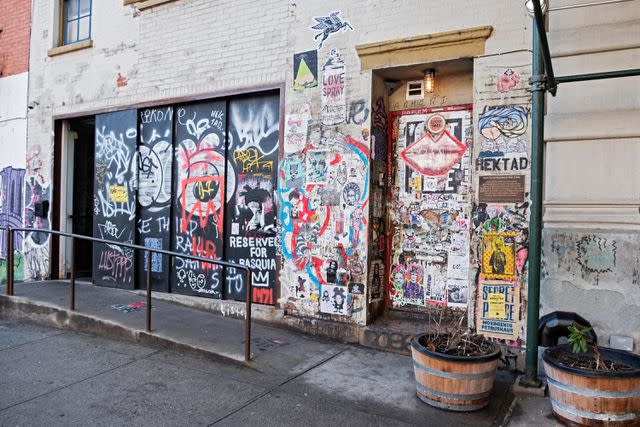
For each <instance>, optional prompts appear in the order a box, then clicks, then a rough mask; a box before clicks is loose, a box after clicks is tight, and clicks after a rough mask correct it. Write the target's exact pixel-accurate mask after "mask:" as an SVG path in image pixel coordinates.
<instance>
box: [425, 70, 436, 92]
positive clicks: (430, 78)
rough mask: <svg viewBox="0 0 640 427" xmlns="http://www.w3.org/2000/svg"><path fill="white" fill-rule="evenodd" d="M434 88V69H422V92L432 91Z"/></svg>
mask: <svg viewBox="0 0 640 427" xmlns="http://www.w3.org/2000/svg"><path fill="white" fill-rule="evenodd" d="M434 90H436V70H431V69H430V70H425V71H424V93H433V91H434Z"/></svg>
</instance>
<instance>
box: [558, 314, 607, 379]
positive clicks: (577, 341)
mask: <svg viewBox="0 0 640 427" xmlns="http://www.w3.org/2000/svg"><path fill="white" fill-rule="evenodd" d="M568 329H569V337H568V341H569V344H570V345H571V351H572V352H573V353H586V352H587V351H588V350H589V345H591V348H592V349H593V353H594V354H595V359H596V370H600V369H601V370H603V371H608V370H609V368H608V367H607V364H606V363H604V360H603V359H602V355H601V354H600V351H599V350H598V346H597V345H596V344H593V340H592V339H591V337H590V336H589V335H588V334H589V332H591V330H592V329H593V328H592V327H588V328H580V327H578V326H577V325H571V326H569V327H568Z"/></svg>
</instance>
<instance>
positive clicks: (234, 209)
mask: <svg viewBox="0 0 640 427" xmlns="http://www.w3.org/2000/svg"><path fill="white" fill-rule="evenodd" d="M279 117H280V113H279V96H278V95H277V94H275V95H259V96H250V97H244V98H233V99H231V100H230V101H229V142H228V147H227V159H228V165H229V166H228V169H227V192H228V197H227V206H226V235H227V236H228V237H227V239H226V240H225V255H226V259H227V260H229V261H232V262H237V263H240V264H243V265H247V266H249V267H251V268H253V269H255V271H254V273H253V285H254V292H253V299H252V301H253V302H256V303H261V304H274V303H275V299H274V290H275V282H276V206H275V191H276V178H277V168H278V147H279V140H280V131H279V129H280V121H279ZM238 273H239V272H237V271H235V270H234V269H228V271H227V275H226V280H225V285H226V286H225V294H226V298H227V299H235V300H242V301H246V293H247V290H246V279H245V278H244V275H243V274H238Z"/></svg>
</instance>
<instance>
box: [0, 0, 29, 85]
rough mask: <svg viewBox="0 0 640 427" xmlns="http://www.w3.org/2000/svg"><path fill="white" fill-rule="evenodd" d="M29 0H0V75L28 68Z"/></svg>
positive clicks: (20, 71)
mask: <svg viewBox="0 0 640 427" xmlns="http://www.w3.org/2000/svg"><path fill="white" fill-rule="evenodd" d="M30 19H31V0H6V1H2V2H0V29H1V30H2V32H1V33H0V72H1V73H2V74H0V77H7V76H12V75H14V74H20V73H23V72H25V71H27V70H28V69H29V34H30V30H31V26H30Z"/></svg>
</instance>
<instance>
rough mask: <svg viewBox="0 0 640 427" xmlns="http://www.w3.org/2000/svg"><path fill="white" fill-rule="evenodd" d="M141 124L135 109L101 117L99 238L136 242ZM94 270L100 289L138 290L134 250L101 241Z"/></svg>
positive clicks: (95, 232) (98, 124) (96, 188)
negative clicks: (138, 150) (138, 157)
mask: <svg viewBox="0 0 640 427" xmlns="http://www.w3.org/2000/svg"><path fill="white" fill-rule="evenodd" d="M137 123H138V122H137V112H136V110H126V111H118V112H115V113H106V114H98V115H97V116H96V122H95V146H96V149H95V165H94V167H95V180H94V209H93V236H94V237H99V238H101V239H107V240H115V241H118V242H123V243H134V240H135V237H136V229H135V228H136V226H135V217H136V195H135V191H136V187H137V184H136V175H137V173H136V172H137V171H136V165H135V152H136V141H137V137H138V124H137ZM92 270H93V281H94V283H95V284H96V285H106V286H112V287H119V288H128V289H133V288H134V286H135V283H134V277H135V276H134V274H135V273H134V251H133V250H131V249H127V248H122V247H119V246H116V245H106V244H102V243H96V244H94V245H93V269H92Z"/></svg>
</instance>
